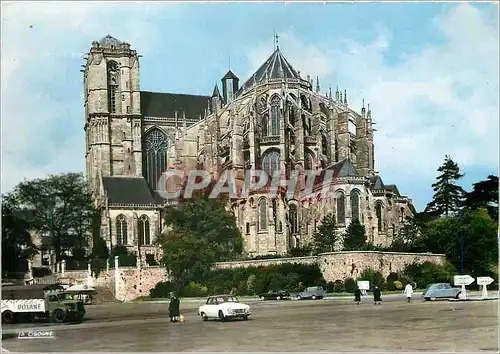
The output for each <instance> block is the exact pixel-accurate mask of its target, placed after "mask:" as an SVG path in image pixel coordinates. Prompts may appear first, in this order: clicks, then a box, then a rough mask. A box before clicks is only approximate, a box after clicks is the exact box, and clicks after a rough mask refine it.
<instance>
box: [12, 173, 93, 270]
mask: <svg viewBox="0 0 500 354" xmlns="http://www.w3.org/2000/svg"><path fill="white" fill-rule="evenodd" d="M8 198H9V200H10V201H11V205H12V210H13V212H14V213H15V214H16V216H17V217H18V218H21V219H23V220H26V221H27V222H28V223H29V225H30V227H31V228H32V229H33V230H34V231H36V232H38V233H39V234H41V235H48V236H50V239H51V242H50V247H51V248H52V249H53V250H54V251H55V253H56V259H57V261H60V260H62V257H63V253H64V251H66V250H70V251H72V250H74V249H81V248H87V247H88V240H89V235H90V234H91V233H92V220H93V215H94V214H95V210H94V207H93V204H92V198H91V194H90V193H89V190H88V186H87V182H86V180H85V178H84V176H83V175H82V174H80V173H66V174H59V175H50V176H48V177H47V178H43V179H34V180H30V181H23V182H21V183H19V184H18V185H17V186H16V187H15V189H14V190H13V191H12V193H10V194H9V195H8Z"/></svg>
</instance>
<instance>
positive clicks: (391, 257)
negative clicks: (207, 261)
mask: <svg viewBox="0 0 500 354" xmlns="http://www.w3.org/2000/svg"><path fill="white" fill-rule="evenodd" d="M445 260H446V256H445V255H444V254H432V253H402V252H379V251H345V252H329V253H322V254H320V255H317V256H308V257H297V258H275V259H258V260H249V261H240V262H221V263H216V265H215V267H216V268H219V269H231V268H241V267H243V268H247V267H260V266H270V265H278V264H283V263H298V264H318V265H319V267H320V269H321V272H322V273H323V277H324V278H325V280H326V281H335V280H344V279H346V278H351V277H352V278H356V277H358V276H360V275H361V273H362V272H363V270H365V269H368V268H372V269H375V270H377V271H379V272H381V273H382V274H383V275H384V276H385V277H387V276H388V275H389V273H391V272H398V271H401V270H403V269H404V268H405V266H406V265H408V264H411V263H414V262H417V263H423V262H426V261H427V262H432V263H436V264H443V263H444V261H445Z"/></svg>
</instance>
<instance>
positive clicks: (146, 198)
mask: <svg viewBox="0 0 500 354" xmlns="http://www.w3.org/2000/svg"><path fill="white" fill-rule="evenodd" d="M102 180H103V187H104V190H105V191H106V194H107V197H108V202H109V203H113V204H156V203H155V199H154V198H153V194H152V193H151V190H150V189H149V186H148V183H147V182H146V180H145V179H144V178H142V177H103V178H102Z"/></svg>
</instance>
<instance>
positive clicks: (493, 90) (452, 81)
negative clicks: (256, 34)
mask: <svg viewBox="0 0 500 354" xmlns="http://www.w3.org/2000/svg"><path fill="white" fill-rule="evenodd" d="M486 15H487V14H485V13H482V12H481V11H480V10H478V9H477V8H476V7H474V6H471V5H468V4H462V5H458V6H456V7H454V8H452V9H451V10H449V11H448V12H446V13H443V14H441V15H440V16H438V17H436V18H435V19H434V21H433V26H434V29H435V32H436V37H441V38H442V40H441V41H440V42H439V43H435V41H434V43H433V44H428V45H427V46H426V47H423V48H419V50H413V52H407V53H404V54H403V55H402V56H401V57H400V58H398V60H396V61H391V64H387V63H386V61H385V57H386V56H387V55H389V54H392V51H393V50H394V49H395V48H393V46H392V43H391V33H390V32H389V31H388V30H387V29H381V30H380V32H379V34H378V35H377V36H376V37H375V39H374V40H373V41H371V42H370V43H360V42H357V41H355V40H352V39H351V40H343V41H339V42H338V43H329V44H327V45H323V46H321V45H319V44H318V45H314V44H311V43H307V44H305V43H301V42H299V40H298V39H297V38H296V37H295V36H294V34H293V33H292V32H288V33H287V34H285V35H283V42H284V45H283V47H284V48H286V49H287V53H286V56H287V57H288V59H289V61H290V62H291V64H292V65H294V66H295V68H296V69H300V70H302V72H303V75H302V76H303V77H304V76H305V75H306V74H312V75H320V80H321V81H322V82H323V83H325V82H334V81H333V80H336V81H337V82H339V83H340V86H341V88H343V87H345V88H346V89H347V91H348V97H349V101H350V105H351V106H352V107H353V108H355V109H358V110H359V109H360V108H361V101H362V99H363V98H364V99H365V102H369V103H371V108H372V112H373V118H374V121H375V122H376V128H377V130H378V131H377V132H376V133H375V159H376V168H377V169H378V170H380V173H381V175H382V177H383V178H384V176H385V178H384V180H385V182H386V183H397V184H398V185H400V187H402V188H400V190H402V192H403V193H404V192H410V190H411V189H413V185H414V184H415V183H417V184H420V189H421V190H422V189H424V188H425V187H423V186H424V185H426V186H429V188H430V185H431V183H433V180H434V178H435V175H436V169H437V167H438V166H439V165H440V164H441V163H442V161H443V159H444V156H445V155H446V154H449V155H451V156H452V158H454V159H455V161H457V162H458V163H459V165H460V166H461V167H462V169H464V170H467V169H469V168H474V167H475V166H488V167H491V169H492V170H493V169H494V170H497V168H498V167H497V166H498V149H497V141H498V131H499V125H498V124H499V123H498V92H499V87H498V76H499V73H498V55H499V53H498V32H497V28H496V24H494V23H490V22H488V19H487V17H486ZM285 41H286V44H285ZM330 48H335V49H330ZM408 48H412V45H411V44H410V45H408ZM264 52H267V53H269V45H265V46H262V47H259V48H258V49H256V50H255V51H254V52H252V53H251V54H250V55H249V59H250V62H252V63H255V64H256V63H258V62H259V60H260V62H262V58H263V56H264V55H263V53H264ZM393 59H394V58H393ZM325 76H326V77H325ZM332 86H333V85H332ZM322 91H325V88H324V87H323V88H322ZM485 177H486V176H485ZM410 197H411V196H410ZM413 197H415V198H416V199H417V201H418V202H419V204H420V206H424V205H425V203H426V202H427V201H428V200H423V198H422V196H413ZM426 197H428V196H426Z"/></svg>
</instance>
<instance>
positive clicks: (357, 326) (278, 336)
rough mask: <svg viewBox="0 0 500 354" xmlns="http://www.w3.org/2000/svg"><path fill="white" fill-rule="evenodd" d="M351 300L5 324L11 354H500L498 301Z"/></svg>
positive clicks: (105, 313) (99, 313)
mask: <svg viewBox="0 0 500 354" xmlns="http://www.w3.org/2000/svg"><path fill="white" fill-rule="evenodd" d="M371 300H372V299H371V297H368V298H365V299H364V301H363V303H362V304H361V305H359V306H356V304H355V303H353V302H352V300H351V301H349V300H316V301H265V302H248V303H249V304H250V305H251V306H252V318H251V319H250V320H249V321H230V322H219V321H208V322H203V321H201V319H200V318H199V317H198V316H197V307H198V305H199V304H200V303H196V302H186V303H184V304H181V311H182V313H183V314H184V316H185V321H184V322H183V323H170V322H169V319H168V305H166V304H151V303H135V304H134V303H131V304H109V305H95V306H88V307H87V313H88V319H87V320H86V321H85V322H83V323H80V324H66V325H51V324H36V325H34V324H19V325H13V326H4V327H3V332H4V338H3V343H2V347H3V348H5V349H7V350H9V351H11V352H53V351H58V352H61V351H65V352H66V351H136V352H137V351H142V352H144V351H211V352H221V351H247V352H248V351H281V352H284V351H365V352H366V351H372V352H373V351H377V352H381V351H423V350H425V351H447V352H449V351H483V352H488V351H496V352H497V351H498V345H497V343H498V300H494V301H471V302H448V301H436V302H424V301H421V300H415V301H413V302H412V303H410V304H408V303H406V301H405V299H404V297H403V296H392V297H389V296H387V297H385V298H384V301H383V303H382V305H374V304H373V303H372V301H371ZM28 328H30V329H53V330H54V333H55V339H30V340H20V339H17V336H16V333H17V332H18V331H19V330H20V329H25V330H27V329H28Z"/></svg>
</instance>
